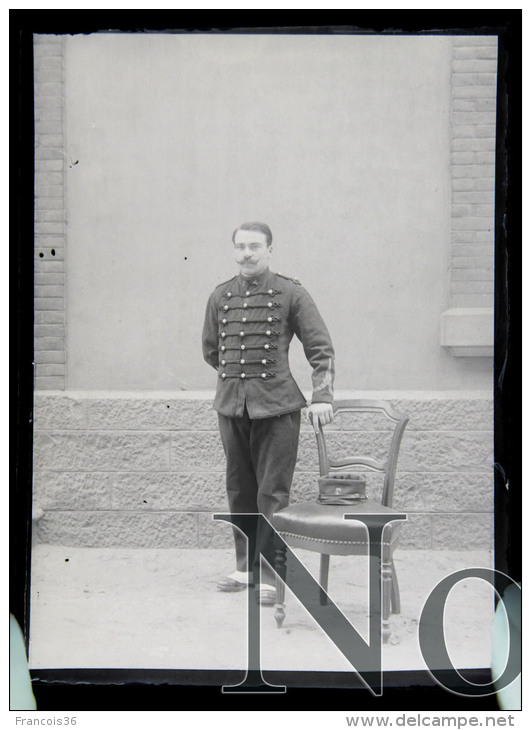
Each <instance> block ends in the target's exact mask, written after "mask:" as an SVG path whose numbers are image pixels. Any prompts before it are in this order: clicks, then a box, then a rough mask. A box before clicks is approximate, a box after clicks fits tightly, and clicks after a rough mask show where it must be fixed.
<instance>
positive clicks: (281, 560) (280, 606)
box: [275, 545, 286, 629]
mask: <svg viewBox="0 0 531 730" xmlns="http://www.w3.org/2000/svg"><path fill="white" fill-rule="evenodd" d="M275 568H276V571H277V578H276V589H277V597H276V598H277V600H276V603H275V621H276V622H277V628H278V629H280V628H282V624H283V622H284V618H285V617H286V612H285V611H284V608H285V603H284V595H285V590H286V586H285V583H284V581H285V580H286V548H285V547H284V546H283V545H281V546H278V547H276V548H275Z"/></svg>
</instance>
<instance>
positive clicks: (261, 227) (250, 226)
mask: <svg viewBox="0 0 531 730" xmlns="http://www.w3.org/2000/svg"><path fill="white" fill-rule="evenodd" d="M238 231H260V233H263V234H264V236H265V237H266V239H267V245H268V246H271V244H272V242H273V234H272V233H271V229H270V228H269V226H268V225H267V224H266V223H242V225H241V226H238V228H236V230H235V231H234V233H233V234H232V242H233V243H234V236H235V235H236V234H237V233H238Z"/></svg>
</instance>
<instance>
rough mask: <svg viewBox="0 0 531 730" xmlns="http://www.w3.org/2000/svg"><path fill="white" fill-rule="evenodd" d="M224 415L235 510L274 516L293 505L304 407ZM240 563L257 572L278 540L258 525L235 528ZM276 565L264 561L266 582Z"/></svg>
mask: <svg viewBox="0 0 531 730" xmlns="http://www.w3.org/2000/svg"><path fill="white" fill-rule="evenodd" d="M218 417H219V430H220V434H221V441H222V443H223V448H224V450H225V456H226V457H227V496H228V499H229V509H230V511H231V513H233V514H234V513H238V512H239V513H244V514H248V513H261V514H263V515H264V516H265V517H268V518H269V517H270V516H271V515H272V514H274V513H275V512H278V510H280V509H283V508H284V507H287V506H288V502H289V492H290V489H291V482H292V479H293V472H294V470H295V462H296V460H297V449H298V445H299V431H300V424H301V413H300V411H294V412H292V413H286V414H284V415H282V416H273V417H271V418H259V419H251V418H249V414H248V413H247V409H245V411H244V415H243V417H241V418H231V417H228V416H222V415H221V414H218ZM234 542H235V547H236V569H237V570H241V571H247V570H249V571H252V572H253V574H254V575H255V578H257V577H258V575H259V573H258V572H257V570H258V566H259V556H260V552H262V554H263V555H264V556H265V557H266V558H267V560H268V561H269V562H270V563H271V564H273V562H274V554H275V552H274V550H275V548H274V545H272V544H271V542H270V541H264V540H263V539H261V538H260V534H259V532H258V531H256V530H255V532H254V534H253V535H251V536H250V537H249V563H247V539H246V537H245V536H244V535H243V534H242V533H241V532H240V531H239V530H238V529H237V528H234ZM274 576H275V574H274V571H272V570H271V569H270V568H269V567H268V566H266V565H265V564H264V563H262V582H265V583H274Z"/></svg>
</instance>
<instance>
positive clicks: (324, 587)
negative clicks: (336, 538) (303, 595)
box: [319, 553, 330, 606]
mask: <svg viewBox="0 0 531 730" xmlns="http://www.w3.org/2000/svg"><path fill="white" fill-rule="evenodd" d="M329 569H330V555H328V554H326V553H321V567H320V571H319V584H320V586H321V589H320V591H319V603H320V604H321V606H326V605H327V603H328V593H327V591H328V571H329Z"/></svg>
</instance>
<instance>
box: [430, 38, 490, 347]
mask: <svg viewBox="0 0 531 730" xmlns="http://www.w3.org/2000/svg"><path fill="white" fill-rule="evenodd" d="M497 42H498V39H497V37H496V36H475V37H470V36H462V37H455V38H454V39H453V57H452V69H451V124H450V150H451V160H450V178H451V188H452V209H451V241H450V257H449V269H450V281H449V294H448V306H449V309H447V310H446V312H444V313H443V315H442V317H441V345H443V346H445V347H448V348H449V350H450V352H451V353H452V354H453V355H457V356H463V355H464V356H476V357H478V356H479V357H485V356H492V354H493V337H494V335H493V319H494V303H493V297H494V186H495V149H496V87H497V74H496V71H497V54H498V47H497Z"/></svg>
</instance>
